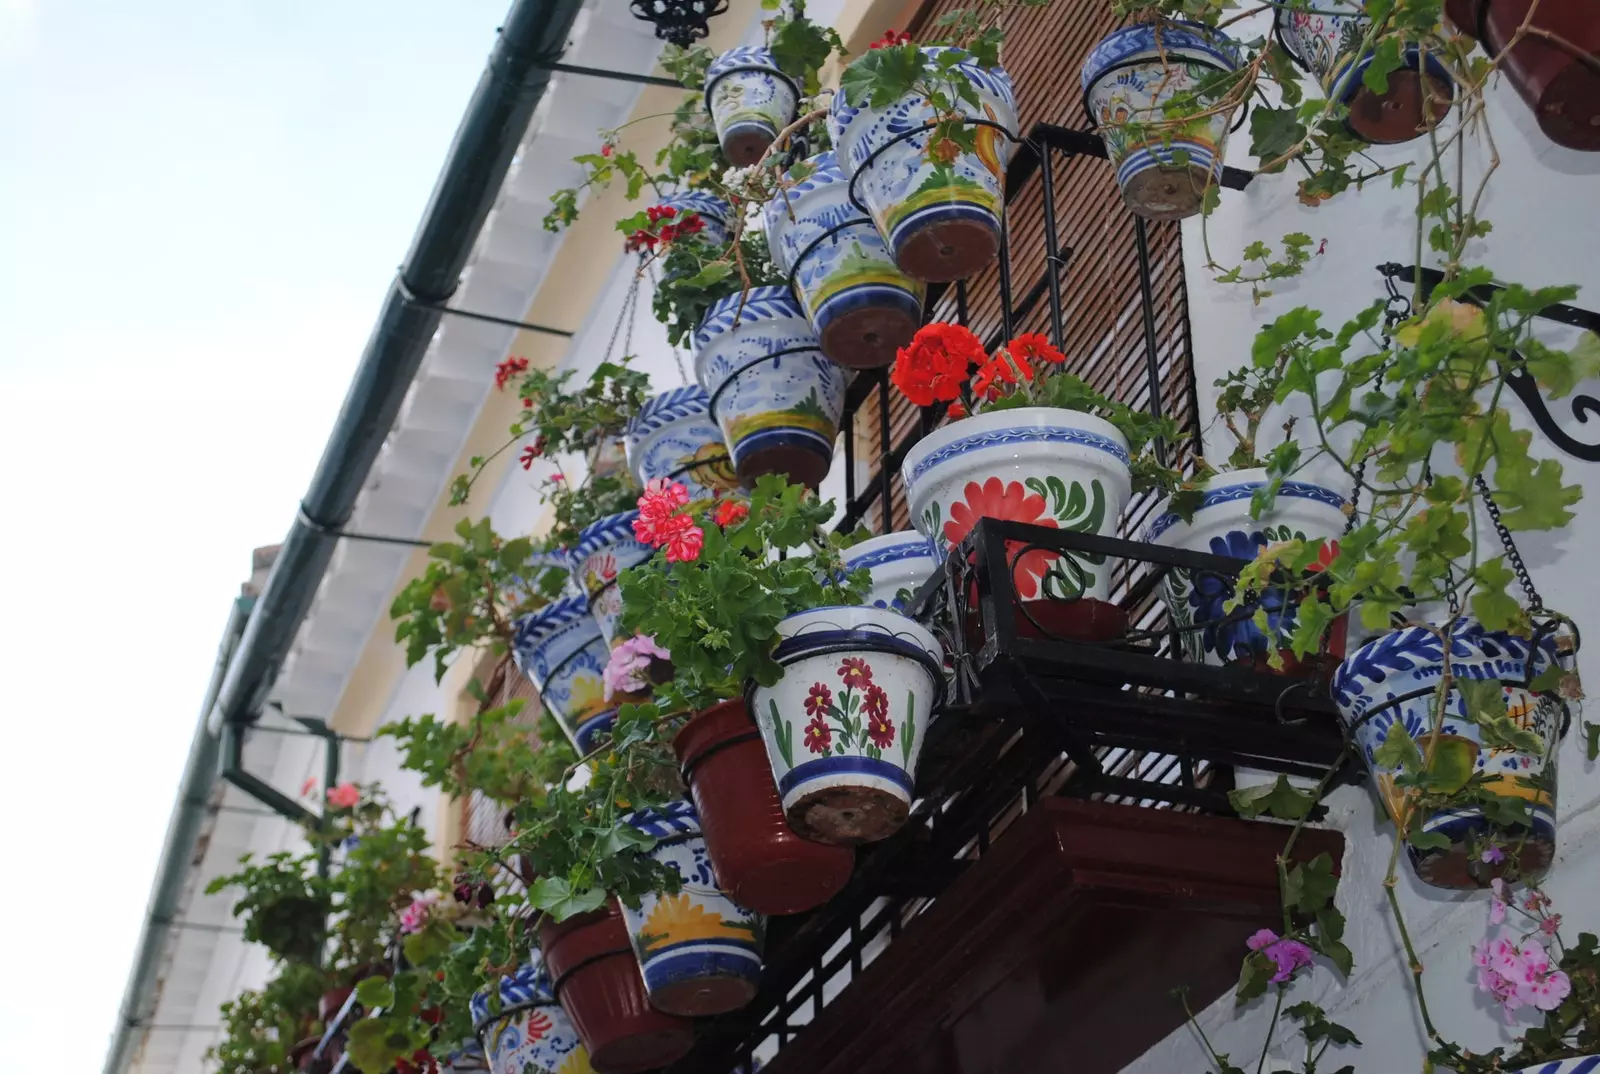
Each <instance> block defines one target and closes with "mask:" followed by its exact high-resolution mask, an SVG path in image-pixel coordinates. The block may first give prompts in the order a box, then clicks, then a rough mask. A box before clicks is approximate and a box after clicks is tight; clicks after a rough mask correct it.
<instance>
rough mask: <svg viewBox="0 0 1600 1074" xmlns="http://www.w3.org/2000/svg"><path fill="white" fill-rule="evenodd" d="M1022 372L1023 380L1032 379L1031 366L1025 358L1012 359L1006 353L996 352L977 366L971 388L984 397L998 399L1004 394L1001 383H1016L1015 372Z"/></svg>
mask: <svg viewBox="0 0 1600 1074" xmlns="http://www.w3.org/2000/svg"><path fill="white" fill-rule="evenodd" d="M1019 372H1020V373H1021V374H1022V379H1023V380H1032V379H1033V367H1032V366H1030V365H1029V364H1028V362H1027V359H1014V358H1013V357H1011V356H1008V355H1006V354H1003V353H1002V354H997V355H995V356H994V357H993V358H991V359H989V360H988V361H987V362H984V363H983V364H982V365H980V366H979V367H978V371H977V373H975V374H973V377H972V390H973V392H975V393H976V394H978V395H981V396H983V397H984V398H985V399H998V398H1000V396H1001V395H1002V394H1004V391H1003V389H1002V388H1001V385H1002V384H1016V383H1017V374H1018V373H1019Z"/></svg>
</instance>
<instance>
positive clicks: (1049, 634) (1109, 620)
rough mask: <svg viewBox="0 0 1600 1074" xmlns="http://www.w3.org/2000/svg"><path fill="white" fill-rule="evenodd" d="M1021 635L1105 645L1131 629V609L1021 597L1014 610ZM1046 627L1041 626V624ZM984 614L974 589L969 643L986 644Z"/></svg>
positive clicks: (973, 646)
mask: <svg viewBox="0 0 1600 1074" xmlns="http://www.w3.org/2000/svg"><path fill="white" fill-rule="evenodd" d="M1012 622H1013V623H1015V625H1016V631H1017V636H1018V637H1022V638H1027V639H1029V640H1032V641H1077V642H1085V643H1087V644H1090V645H1103V644H1105V643H1107V642H1111V641H1115V640H1116V639H1118V638H1120V637H1122V636H1123V635H1124V634H1126V633H1127V632H1128V613H1127V612H1125V611H1123V610H1122V609H1121V608H1120V607H1118V606H1117V605H1115V604H1112V603H1110V602H1109V601H1104V600H1096V599H1094V598H1092V597H1088V598H1084V599H1082V600H1021V601H1018V602H1017V605H1016V609H1015V610H1014V611H1013V613H1012ZM1041 627H1042V628H1043V629H1040V628H1041ZM983 642H984V637H983V614H982V612H981V611H980V610H979V608H978V597H977V594H976V593H975V592H974V593H973V594H972V596H971V598H970V600H969V604H968V611H967V646H968V647H969V648H970V649H971V651H973V652H977V651H978V650H979V649H981V648H982V647H983Z"/></svg>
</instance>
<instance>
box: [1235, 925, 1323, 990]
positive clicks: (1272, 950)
mask: <svg viewBox="0 0 1600 1074" xmlns="http://www.w3.org/2000/svg"><path fill="white" fill-rule="evenodd" d="M1245 946H1246V947H1248V948H1250V950H1252V951H1259V952H1261V954H1263V955H1265V956H1266V957H1267V959H1268V960H1269V961H1271V962H1272V964H1273V965H1274V966H1276V967H1277V972H1276V973H1274V974H1273V975H1272V977H1271V981H1272V983H1273V984H1283V983H1284V982H1285V981H1287V980H1288V979H1289V978H1291V977H1293V976H1294V972H1295V971H1296V970H1298V969H1300V968H1302V967H1304V966H1309V965H1311V948H1309V947H1307V946H1306V945H1305V944H1303V943H1301V942H1300V941H1299V940H1284V939H1279V938H1278V934H1277V933H1276V932H1273V931H1272V930H1271V929H1262V930H1261V931H1260V932H1257V933H1256V934H1255V935H1254V936H1252V937H1250V938H1249V939H1248V940H1246V941H1245Z"/></svg>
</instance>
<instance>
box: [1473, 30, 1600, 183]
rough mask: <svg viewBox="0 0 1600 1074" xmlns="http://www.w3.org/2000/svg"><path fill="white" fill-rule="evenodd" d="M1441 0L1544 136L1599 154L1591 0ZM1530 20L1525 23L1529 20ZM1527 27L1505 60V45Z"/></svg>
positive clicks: (1598, 39)
mask: <svg viewBox="0 0 1600 1074" xmlns="http://www.w3.org/2000/svg"><path fill="white" fill-rule="evenodd" d="M1534 3H1535V0H1446V3H1445V14H1446V15H1448V16H1449V17H1450V21H1451V22H1453V23H1455V25H1456V27H1457V28H1458V29H1460V30H1461V31H1462V32H1464V33H1467V34H1470V35H1471V36H1473V37H1476V38H1477V39H1478V41H1479V42H1480V43H1482V45H1483V49H1484V51H1485V52H1487V53H1488V54H1489V55H1490V56H1492V57H1497V58H1499V60H1500V65H1499V70H1500V71H1502V72H1504V73H1505V76H1506V78H1507V79H1508V80H1510V82H1511V84H1512V85H1513V86H1515V87H1516V88H1517V93H1518V94H1520V95H1521V97H1522V99H1523V100H1524V101H1525V102H1527V105H1528V107H1529V108H1531V109H1533V114H1534V116H1535V117H1536V118H1537V119H1538V121H1539V129H1540V130H1542V131H1544V134H1545V137H1546V138H1549V139H1550V140H1551V141H1552V142H1554V143H1556V144H1557V145H1560V146H1565V147H1566V148H1568V149H1578V150H1583V151H1585V152H1590V153H1593V152H1596V151H1600V66H1597V64H1600V19H1597V18H1595V9H1594V5H1593V4H1592V3H1589V2H1588V0H1537V3H1538V7H1537V9H1535V8H1534ZM1530 15H1532V22H1531V23H1529V16H1530ZM1524 23H1529V26H1530V29H1531V30H1532V31H1533V32H1531V33H1526V34H1524V35H1523V36H1522V38H1521V40H1519V41H1518V42H1517V44H1516V46H1515V47H1514V48H1512V49H1511V50H1510V51H1509V52H1507V53H1506V54H1505V55H1504V56H1500V52H1501V51H1502V50H1503V49H1505V47H1506V42H1508V41H1510V40H1512V38H1513V37H1515V36H1516V33H1517V31H1518V29H1520V28H1521V27H1522V26H1523V24H1524Z"/></svg>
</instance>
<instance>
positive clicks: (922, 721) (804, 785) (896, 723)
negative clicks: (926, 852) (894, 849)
mask: <svg viewBox="0 0 1600 1074" xmlns="http://www.w3.org/2000/svg"><path fill="white" fill-rule="evenodd" d="M778 636H779V637H780V638H781V639H782V640H781V641H780V642H779V643H778V648H777V650H776V652H775V653H774V654H773V655H774V657H775V658H776V659H777V661H778V663H779V664H781V665H783V669H784V671H783V678H782V679H780V680H779V681H778V682H777V683H776V684H775V685H773V686H760V685H756V684H752V685H751V686H750V688H749V690H748V692H747V693H748V697H749V699H750V708H751V711H752V712H753V713H755V716H756V724H757V726H758V727H760V728H761V737H762V741H763V742H765V743H766V747H767V760H768V761H769V762H770V763H771V765H772V774H773V777H774V778H775V779H776V780H777V783H778V794H779V796H780V797H781V798H782V799H783V810H784V814H785V815H786V816H787V817H788V818H789V826H790V827H792V828H794V830H795V831H797V832H799V833H800V834H801V835H803V836H805V837H806V838H808V839H817V840H820V841H822V842H825V843H839V844H846V845H849V844H855V843H870V842H874V841H876V840H879V839H883V838H885V837H886V836H889V835H892V834H894V832H895V831H896V830H898V829H899V827H900V826H901V825H902V824H904V823H905V820H906V816H907V815H908V813H909V812H910V810H911V798H912V792H913V789H914V787H915V783H916V776H917V756H918V754H919V753H920V752H921V750H922V740H923V737H924V732H926V730H927V727H928V722H929V720H930V719H931V717H932V716H933V713H934V711H935V710H936V709H938V708H939V706H940V705H942V704H943V703H944V692H945V679H944V657H943V652H942V650H941V649H940V648H939V642H938V640H937V639H935V638H934V636H933V635H932V634H931V633H929V631H928V630H927V629H926V628H925V627H923V626H922V625H921V624H919V623H916V622H913V621H912V620H910V619H907V618H906V617H905V616H903V615H900V614H899V613H897V612H892V611H889V610H887V609H883V608H846V607H836V608H815V609H812V610H811V611H808V612H800V613H799V614H797V615H791V616H789V617H788V618H786V619H784V620H782V621H781V622H780V623H779V624H778Z"/></svg>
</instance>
